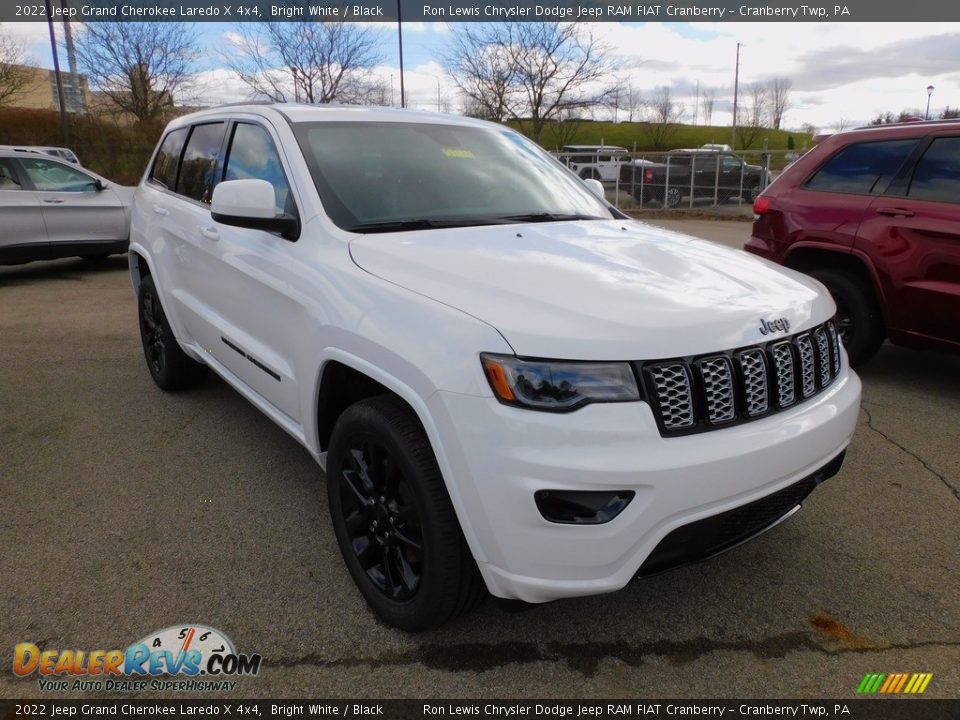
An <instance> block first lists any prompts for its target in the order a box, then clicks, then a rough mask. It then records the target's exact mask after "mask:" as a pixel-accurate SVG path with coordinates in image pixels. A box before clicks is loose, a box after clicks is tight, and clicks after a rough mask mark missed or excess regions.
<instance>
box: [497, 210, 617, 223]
mask: <svg viewBox="0 0 960 720" xmlns="http://www.w3.org/2000/svg"><path fill="white" fill-rule="evenodd" d="M499 219H501V220H506V221H509V222H531V223H536V222H562V221H569V220H603V219H604V218H601V217H597V216H596V215H578V214H575V213H551V212H535V213H521V214H519V215H500V216H499Z"/></svg>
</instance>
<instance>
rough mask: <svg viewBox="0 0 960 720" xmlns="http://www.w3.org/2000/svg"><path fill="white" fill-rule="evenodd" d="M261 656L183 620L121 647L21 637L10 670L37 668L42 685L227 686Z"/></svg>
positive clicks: (252, 670) (254, 669) (120, 688)
mask: <svg viewBox="0 0 960 720" xmlns="http://www.w3.org/2000/svg"><path fill="white" fill-rule="evenodd" d="M262 661H263V658H262V657H261V656H260V655H259V654H256V653H254V654H241V653H238V652H237V651H236V649H235V648H234V646H233V643H232V642H231V641H230V638H228V637H227V636H226V635H224V634H223V633H222V632H220V631H219V630H215V629H213V628H210V627H206V626H204V625H188V624H184V625H175V626H172V627H168V628H165V629H163V630H158V631H157V632H154V633H150V634H149V635H147V636H146V637H145V638H143V639H142V640H139V641H138V642H135V643H133V645H131V646H130V647H128V648H127V649H126V650H90V651H84V650H41V649H40V648H39V647H38V646H37V645H34V644H33V643H20V644H19V645H17V646H16V647H15V648H14V650H13V673H14V675H17V676H18V677H30V676H32V675H34V674H36V675H37V676H38V679H37V682H38V684H39V686H40V689H41V690H44V691H103V690H107V691H111V690H112V691H117V692H139V691H142V690H172V691H181V692H192V691H202V690H226V691H230V690H233V689H234V688H236V686H237V683H238V681H237V680H235V679H233V678H236V677H241V676H252V675H256V674H257V673H258V672H260V665H261V663H262ZM172 678H181V679H172ZM183 678H185V679H183Z"/></svg>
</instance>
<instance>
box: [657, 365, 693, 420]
mask: <svg viewBox="0 0 960 720" xmlns="http://www.w3.org/2000/svg"><path fill="white" fill-rule="evenodd" d="M650 374H651V375H652V376H653V380H654V383H655V385H656V388H657V399H658V400H659V402H660V415H661V417H662V418H663V425H664V427H665V428H667V429H668V430H681V429H684V428H690V427H693V426H694V423H695V421H694V415H693V401H692V398H691V395H690V371H689V370H688V369H687V366H686V365H685V364H683V363H673V364H669V365H654V366H653V367H652V368H650Z"/></svg>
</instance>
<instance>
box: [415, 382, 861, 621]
mask: <svg viewBox="0 0 960 720" xmlns="http://www.w3.org/2000/svg"><path fill="white" fill-rule="evenodd" d="M859 403H860V381H859V379H858V378H857V376H856V375H855V374H854V373H853V372H852V371H849V370H844V371H842V373H841V375H840V376H839V377H838V378H837V379H836V380H834V381H833V383H831V385H830V386H829V387H828V388H827V389H825V390H824V391H823V392H821V393H820V394H819V395H817V396H815V397H814V398H811V399H810V400H808V401H806V402H803V403H800V404H799V405H798V406H796V407H794V408H792V409H790V410H787V411H782V412H780V413H778V414H776V415H773V416H770V417H766V418H763V419H760V420H756V421H754V422H750V423H746V424H743V425H739V426H735V427H729V428H725V429H721V430H715V431H711V432H707V433H702V434H699V435H692V436H686V437H673V438H663V437H661V435H660V433H659V431H658V429H657V424H656V421H655V419H654V416H653V413H652V411H651V409H650V407H649V406H648V405H647V404H645V403H643V402H634V403H615V404H602V405H601V404H597V405H589V406H587V407H585V408H582V409H580V410H578V411H576V412H573V413H569V414H551V413H539V412H534V411H530V410H523V409H517V408H513V407H507V406H504V405H501V404H500V403H498V402H497V401H496V400H495V399H493V398H481V397H474V396H468V395H459V394H456V393H449V392H438V393H436V394H435V395H434V396H433V397H432V398H431V400H430V406H431V407H430V411H431V414H432V416H433V419H434V421H435V427H436V428H437V432H438V433H439V435H440V438H439V440H440V443H439V444H440V451H441V452H440V453H439V454H440V455H441V456H442V459H441V463H442V466H443V467H444V472H445V475H446V476H447V481H448V486H449V487H450V491H451V493H450V494H451V497H452V498H453V501H454V505H455V507H456V509H457V513H458V516H459V518H460V522H461V525H462V526H463V528H464V533H465V535H466V537H467V539H468V542H469V543H470V545H471V549H472V550H473V553H474V556H475V557H476V558H477V560H478V564H479V566H480V570H481V572H482V574H483V576H484V579H485V580H486V583H487V587H488V588H489V589H490V591H491V592H492V593H493V594H494V595H496V596H499V597H504V598H517V599H521V600H525V601H527V602H546V601H549V600H554V599H558V598H563V597H574V596H579V595H592V594H597V593H603V592H611V591H614V590H618V589H620V588H622V587H623V586H625V585H626V584H627V583H628V582H629V581H630V580H631V579H632V578H633V577H634V576H635V575H636V574H637V573H638V571H640V572H645V571H644V570H642V569H641V568H642V566H643V565H644V563H645V561H646V560H647V559H648V558H650V557H651V555H652V554H653V553H654V550H655V548H657V547H658V545H659V544H660V543H661V541H663V540H664V538H666V537H667V536H668V535H669V534H670V533H672V532H673V531H675V530H677V529H678V528H682V527H684V526H690V525H691V524H692V523H696V522H698V521H701V520H704V519H705V518H711V517H713V516H718V515H720V514H722V513H725V512H727V511H730V510H732V509H735V508H739V507H742V506H748V505H750V504H751V503H754V502H755V501H758V500H760V499H761V498H766V497H768V496H772V495H774V494H775V493H778V492H779V491H781V490H784V489H785V488H787V487H789V486H791V485H794V484H795V483H798V482H800V481H801V480H803V479H805V478H808V477H809V476H811V475H813V474H815V473H816V472H818V471H819V470H820V469H821V468H823V467H824V466H826V465H828V464H829V463H830V462H831V461H833V460H835V459H836V458H838V457H839V456H840V455H841V454H842V453H843V452H844V450H845V449H846V447H847V445H848V443H849V441H850V437H851V436H852V434H853V431H854V428H855V426H856V422H857V416H858V412H859ZM550 489H553V490H613V491H616V490H632V491H634V493H635V496H634V498H633V500H632V501H631V502H630V504H629V505H628V506H627V507H626V508H625V509H624V510H623V511H622V512H621V513H620V514H619V515H618V516H617V517H615V518H614V519H613V520H611V521H610V522H607V523H604V524H600V525H559V524H556V523H551V522H549V521H547V520H546V519H544V517H543V516H542V515H541V514H540V512H539V511H538V510H537V507H536V504H535V502H534V493H535V492H536V491H538V490H550ZM788 510H789V508H788ZM701 527H702V526H701ZM737 542H739V539H738V540H737ZM721 544H723V543H721ZM715 549H719V550H722V549H723V548H722V547H720V548H715ZM707 554H711V553H709V552H708V553H707Z"/></svg>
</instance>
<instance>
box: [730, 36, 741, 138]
mask: <svg viewBox="0 0 960 720" xmlns="http://www.w3.org/2000/svg"><path fill="white" fill-rule="evenodd" d="M742 44H743V43H737V68H736V70H734V72H733V132H732V133H731V134H730V146H731V147H732V148H733V149H734V150H736V149H737V96H738V95H739V94H740V46H741V45H742Z"/></svg>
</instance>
